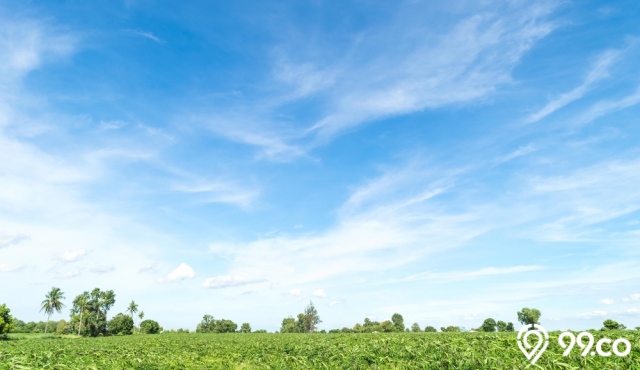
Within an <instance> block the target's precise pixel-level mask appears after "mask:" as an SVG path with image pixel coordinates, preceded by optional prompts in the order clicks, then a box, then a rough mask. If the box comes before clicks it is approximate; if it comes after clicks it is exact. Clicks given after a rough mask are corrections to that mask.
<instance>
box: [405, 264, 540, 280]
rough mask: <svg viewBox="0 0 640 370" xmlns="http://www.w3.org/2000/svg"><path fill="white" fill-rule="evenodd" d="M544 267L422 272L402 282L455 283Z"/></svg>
mask: <svg viewBox="0 0 640 370" xmlns="http://www.w3.org/2000/svg"><path fill="white" fill-rule="evenodd" d="M541 269H543V267H542V266H537V265H532V266H511V267H485V268H481V269H478V270H473V271H450V272H422V273H419V274H415V275H411V276H407V277H406V278H404V279H402V281H412V280H429V281H436V282H437V281H454V280H466V279H475V278H479V277H483V276H493V275H510V274H519V273H523V272H530V271H538V270H541Z"/></svg>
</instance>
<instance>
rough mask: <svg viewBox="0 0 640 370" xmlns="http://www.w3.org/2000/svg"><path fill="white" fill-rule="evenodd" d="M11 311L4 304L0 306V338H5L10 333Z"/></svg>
mask: <svg viewBox="0 0 640 370" xmlns="http://www.w3.org/2000/svg"><path fill="white" fill-rule="evenodd" d="M10 313H11V310H10V309H9V307H7V305H6V304H3V305H1V306H0V337H5V336H6V334H7V333H9V332H11V328H12V324H13V317H11V315H10Z"/></svg>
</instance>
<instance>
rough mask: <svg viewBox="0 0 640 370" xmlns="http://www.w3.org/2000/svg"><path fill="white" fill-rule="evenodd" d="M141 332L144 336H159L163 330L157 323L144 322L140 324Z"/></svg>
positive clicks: (151, 321)
mask: <svg viewBox="0 0 640 370" xmlns="http://www.w3.org/2000/svg"><path fill="white" fill-rule="evenodd" d="M140 331H141V332H142V333H144V334H158V333H160V332H161V331H162V329H161V328H160V325H159V324H158V323H157V322H156V321H153V320H144V321H143V322H141V323H140Z"/></svg>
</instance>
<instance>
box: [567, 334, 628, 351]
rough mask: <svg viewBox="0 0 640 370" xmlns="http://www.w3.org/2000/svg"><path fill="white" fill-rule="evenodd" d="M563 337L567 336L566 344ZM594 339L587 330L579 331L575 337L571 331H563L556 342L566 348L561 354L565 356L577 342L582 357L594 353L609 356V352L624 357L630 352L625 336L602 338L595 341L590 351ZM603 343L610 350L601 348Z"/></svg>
mask: <svg viewBox="0 0 640 370" xmlns="http://www.w3.org/2000/svg"><path fill="white" fill-rule="evenodd" d="M565 338H569V343H568V344H567V343H565V341H564V339H565ZM584 338H587V343H584ZM594 341H595V338H594V337H593V334H591V333H589V332H588V331H583V332H582V333H579V334H578V336H577V337H576V336H575V335H573V333H572V332H570V331H565V332H564V333H562V334H560V336H559V337H558V344H559V345H560V347H562V348H566V350H565V351H564V353H563V354H562V355H563V356H565V357H566V356H569V354H570V353H571V350H572V349H573V347H574V346H575V345H576V343H577V344H578V347H580V348H581V349H582V353H581V355H582V357H586V356H588V355H591V356H595V355H596V354H597V355H598V356H602V357H609V356H611V352H613V354H614V355H616V356H618V357H624V356H626V355H628V354H629V353H630V352H631V343H630V342H629V341H628V340H627V339H625V338H618V339H616V340H614V341H611V339H609V338H602V339H600V340H598V342H596V348H595V351H592V350H591V349H592V348H593V343H594ZM605 344H606V345H607V346H609V347H610V349H611V350H609V351H607V350H605V349H603V348H602V347H603V346H604V345H605ZM621 345H622V347H623V349H622V350H620V346H621Z"/></svg>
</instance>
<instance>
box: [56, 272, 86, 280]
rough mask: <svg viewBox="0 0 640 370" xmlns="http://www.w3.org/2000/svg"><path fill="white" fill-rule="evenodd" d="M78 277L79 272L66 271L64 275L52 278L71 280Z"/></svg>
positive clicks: (60, 274)
mask: <svg viewBox="0 0 640 370" xmlns="http://www.w3.org/2000/svg"><path fill="white" fill-rule="evenodd" d="M79 275H80V271H68V272H64V273H59V274H57V275H55V276H54V279H72V278H74V277H77V276H79Z"/></svg>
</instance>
